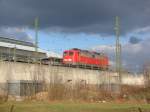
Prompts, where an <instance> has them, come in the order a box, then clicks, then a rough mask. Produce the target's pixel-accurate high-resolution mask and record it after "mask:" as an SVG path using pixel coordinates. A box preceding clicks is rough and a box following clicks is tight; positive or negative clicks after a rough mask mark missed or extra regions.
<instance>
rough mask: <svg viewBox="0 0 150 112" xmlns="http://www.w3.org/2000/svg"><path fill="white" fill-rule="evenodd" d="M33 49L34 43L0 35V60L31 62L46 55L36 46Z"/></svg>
mask: <svg viewBox="0 0 150 112" xmlns="http://www.w3.org/2000/svg"><path fill="white" fill-rule="evenodd" d="M35 51H36V49H35V45H34V44H33V43H32V42H25V41H21V40H16V39H13V38H6V37H0V59H1V60H6V61H7V60H9V61H12V60H13V61H22V62H33V61H35V60H36V59H38V60H39V59H42V58H46V57H47V55H46V52H45V51H44V50H42V49H39V48H38V49H37V51H36V52H35Z"/></svg>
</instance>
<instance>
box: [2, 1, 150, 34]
mask: <svg viewBox="0 0 150 112" xmlns="http://www.w3.org/2000/svg"><path fill="white" fill-rule="evenodd" d="M149 5H150V1H149V0H139V1H137V0H113V1H110V0H1V1H0V18H1V21H0V25H1V26H33V20H34V18H35V17H37V16H38V17H39V18H40V28H42V29H44V28H53V27H58V28H61V29H62V31H65V32H86V33H106V34H113V25H114V17H115V16H116V15H118V16H120V18H121V26H122V29H121V31H122V33H126V32H129V31H131V30H133V29H135V28H140V27H146V26H149V25H150V23H149V19H150V16H149V14H150V7H149Z"/></svg>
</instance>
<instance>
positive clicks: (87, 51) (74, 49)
mask: <svg viewBox="0 0 150 112" xmlns="http://www.w3.org/2000/svg"><path fill="white" fill-rule="evenodd" d="M66 51H81V52H86V53H92V54H96V55H104V53H98V52H95V51H89V50H82V49H78V48H73V49H70V50H66Z"/></svg>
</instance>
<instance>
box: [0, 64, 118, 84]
mask: <svg viewBox="0 0 150 112" xmlns="http://www.w3.org/2000/svg"><path fill="white" fill-rule="evenodd" d="M36 79H37V80H45V81H46V82H51V81H54V79H57V80H61V81H62V82H64V83H65V82H66V81H69V80H72V82H76V81H79V80H86V83H88V84H100V83H106V82H111V83H116V81H117V80H118V78H117V77H116V74H115V73H110V72H106V71H105V72H104V71H100V70H88V69H81V68H69V67H60V66H48V65H35V64H27V63H13V62H0V82H1V83H6V82H7V80H36Z"/></svg>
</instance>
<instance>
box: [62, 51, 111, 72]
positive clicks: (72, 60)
mask: <svg viewBox="0 0 150 112" xmlns="http://www.w3.org/2000/svg"><path fill="white" fill-rule="evenodd" d="M63 64H71V65H88V66H96V67H98V68H102V69H108V64H109V60H108V57H107V56H105V55H104V54H100V53H96V52H89V51H86V50H79V49H75V50H74V49H72V50H66V51H64V53H63Z"/></svg>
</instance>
